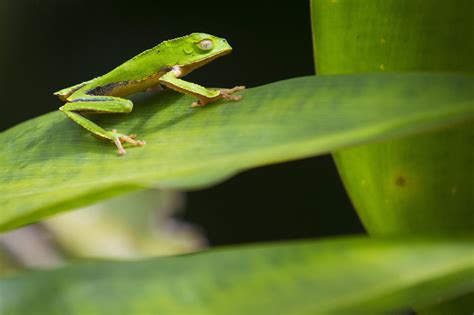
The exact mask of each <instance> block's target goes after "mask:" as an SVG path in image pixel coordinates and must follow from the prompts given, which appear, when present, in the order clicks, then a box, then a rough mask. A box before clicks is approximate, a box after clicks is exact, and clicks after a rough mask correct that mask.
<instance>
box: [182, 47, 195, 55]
mask: <svg viewBox="0 0 474 315" xmlns="http://www.w3.org/2000/svg"><path fill="white" fill-rule="evenodd" d="M183 51H184V53H185V54H186V55H189V54H192V52H193V49H192V48H190V47H184V48H183Z"/></svg>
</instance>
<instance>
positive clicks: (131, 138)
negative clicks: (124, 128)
mask: <svg viewBox="0 0 474 315" xmlns="http://www.w3.org/2000/svg"><path fill="white" fill-rule="evenodd" d="M111 134H112V141H113V142H114V143H115V145H116V146H117V149H118V154H119V155H124V154H125V153H126V151H125V149H124V148H123V146H122V143H130V144H131V145H134V146H143V145H145V144H146V142H145V141H141V140H136V138H137V135H135V134H131V135H128V136H127V135H123V134H121V133H118V132H117V129H112V132H111Z"/></svg>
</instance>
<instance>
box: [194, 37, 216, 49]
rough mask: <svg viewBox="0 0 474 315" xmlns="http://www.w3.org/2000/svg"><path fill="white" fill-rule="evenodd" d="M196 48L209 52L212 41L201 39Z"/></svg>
mask: <svg viewBox="0 0 474 315" xmlns="http://www.w3.org/2000/svg"><path fill="white" fill-rule="evenodd" d="M197 45H198V47H199V48H201V49H202V50H211V49H212V46H213V43H212V40H210V39H203V40H202V41H200V42H199V43H197Z"/></svg>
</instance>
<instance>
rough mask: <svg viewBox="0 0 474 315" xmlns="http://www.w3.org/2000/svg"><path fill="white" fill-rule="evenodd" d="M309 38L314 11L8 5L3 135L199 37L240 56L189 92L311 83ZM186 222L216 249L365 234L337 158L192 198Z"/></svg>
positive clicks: (270, 170) (178, 4)
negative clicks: (158, 50) (145, 55)
mask: <svg viewBox="0 0 474 315" xmlns="http://www.w3.org/2000/svg"><path fill="white" fill-rule="evenodd" d="M310 27H311V26H310V16H309V2H308V1H291V2H283V1H282V2H281V4H275V3H274V2H270V1H268V2H265V1H256V0H254V1H238V2H231V1H219V2H217V1H194V2H190V1H166V2H165V1H142V0H135V1H131V0H128V1H123V2H122V1H83V0H69V1H66V0H62V1H59V0H57V1H53V0H49V1H48V0H21V1H17V0H2V1H1V2H0V41H1V42H0V44H1V50H0V65H1V73H0V80H1V81H0V92H1V95H2V106H1V108H2V112H1V114H0V117H1V120H0V130H5V129H7V128H9V127H11V126H13V125H15V124H18V123H20V122H22V121H24V120H27V119H30V118H33V117H36V116H38V115H41V114H44V113H47V112H50V111H54V110H56V109H57V108H58V107H59V106H61V102H60V101H59V100H58V99H56V98H55V97H54V96H53V95H52V92H54V91H56V90H58V89H61V88H64V87H67V86H70V85H73V84H76V83H79V82H82V81H85V80H88V79H91V78H94V77H96V76H98V75H101V74H104V73H105V72H107V71H109V70H111V69H112V68H114V67H115V66H117V65H118V64H120V63H121V62H123V61H125V60H127V59H129V58H131V57H133V56H134V55H136V54H138V53H139V52H141V51H143V50H145V49H148V48H150V47H153V46H154V45H156V44H157V43H159V42H161V41H162V40H165V39H170V38H174V37H177V36H182V35H186V34H188V33H192V32H206V33H210V34H213V35H217V36H220V37H224V38H226V39H227V40H228V41H229V43H230V44H231V45H232V46H233V48H234V50H233V53H232V54H231V55H228V56H226V57H224V58H221V59H218V60H216V61H214V62H212V63H210V64H208V65H206V66H205V67H204V68H202V69H200V70H198V71H195V72H193V73H192V74H190V75H189V76H187V80H189V81H193V82H196V83H200V84H202V85H205V86H229V87H231V86H235V85H240V84H244V85H246V86H247V87H254V86H259V85H263V84H267V83H270V82H274V81H278V80H283V79H288V78H292V77H297V76H304V75H312V74H314V65H313V61H312V47H311V29H310ZM65 119H66V118H65ZM183 217H184V218H185V219H186V220H190V221H192V222H195V223H197V224H199V225H200V226H201V227H202V228H203V229H204V231H205V232H206V234H207V236H208V237H209V240H210V243H211V244H212V245H218V244H219V245H220V244H234V243H242V242H256V241H267V240H281V239H292V238H307V237H320V236H328V235H340V234H351V233H363V228H362V227H361V225H360V222H359V220H358V218H357V216H356V214H355V212H354V210H353V208H352V206H351V204H350V201H349V199H348V197H347V195H346V193H345V191H344V189H343V187H342V184H341V182H340V179H339V177H338V175H337V171H336V169H335V166H334V163H333V161H332V159H331V157H330V156H322V157H316V158H311V159H305V160H299V161H293V162H288V163H283V164H278V165H272V166H267V167H262V168H258V169H254V170H249V171H246V172H244V173H242V174H240V175H238V176H236V177H234V178H232V179H230V180H228V181H226V182H224V183H222V184H220V185H218V186H215V187H213V188H209V189H204V190H200V191H194V192H190V193H189V194H188V203H187V207H186V213H185V214H184V215H183Z"/></svg>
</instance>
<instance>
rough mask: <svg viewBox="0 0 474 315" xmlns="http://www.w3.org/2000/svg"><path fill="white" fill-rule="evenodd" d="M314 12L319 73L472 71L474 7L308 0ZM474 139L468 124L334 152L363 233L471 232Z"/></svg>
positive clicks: (416, 0)
mask: <svg viewBox="0 0 474 315" xmlns="http://www.w3.org/2000/svg"><path fill="white" fill-rule="evenodd" d="M311 8H312V10H311V11H312V12H311V13H312V24H313V42H314V59H315V64H316V66H317V71H316V72H317V73H318V74H322V75H334V74H342V73H344V74H349V73H354V74H355V73H364V72H376V71H378V72H386V71H397V72H403V71H446V72H453V73H454V72H457V73H462V72H465V73H469V74H473V72H474V58H472V56H473V53H474V27H473V20H474V1H472V0H450V1H439V0H384V1H354V0H338V1H331V0H312V6H311ZM413 106H423V105H421V104H418V103H416V102H414V104H413ZM471 106H472V107H473V108H474V98H472V99H471ZM473 136H474V124H473V123H472V122H470V123H468V124H464V125H456V126H453V128H449V129H448V128H446V129H442V130H438V131H437V132H434V133H431V134H424V135H416V136H413V137H406V138H403V139H392V140H390V141H384V142H380V143H374V144H368V145H362V146H358V147H354V148H350V149H343V150H338V151H337V152H335V155H334V159H335V161H336V164H337V166H338V170H339V172H340V174H341V177H342V179H343V182H344V184H345V186H346V189H347V191H348V193H349V195H350V197H351V199H352V202H353V204H354V206H355V207H356V209H357V211H358V213H359V216H360V217H361V219H362V221H363V223H364V226H365V227H366V229H367V230H368V231H369V233H371V234H372V235H400V234H406V233H410V234H447V235H451V234H452V233H459V232H461V233H474V213H473V211H472V209H473V208H474V190H473V184H472V183H473V182H474V172H472V171H471V172H468V171H466V170H468V169H472V165H473V164H474V151H473V149H472V143H473V142H472V139H473ZM381 209H383V211H381Z"/></svg>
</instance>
